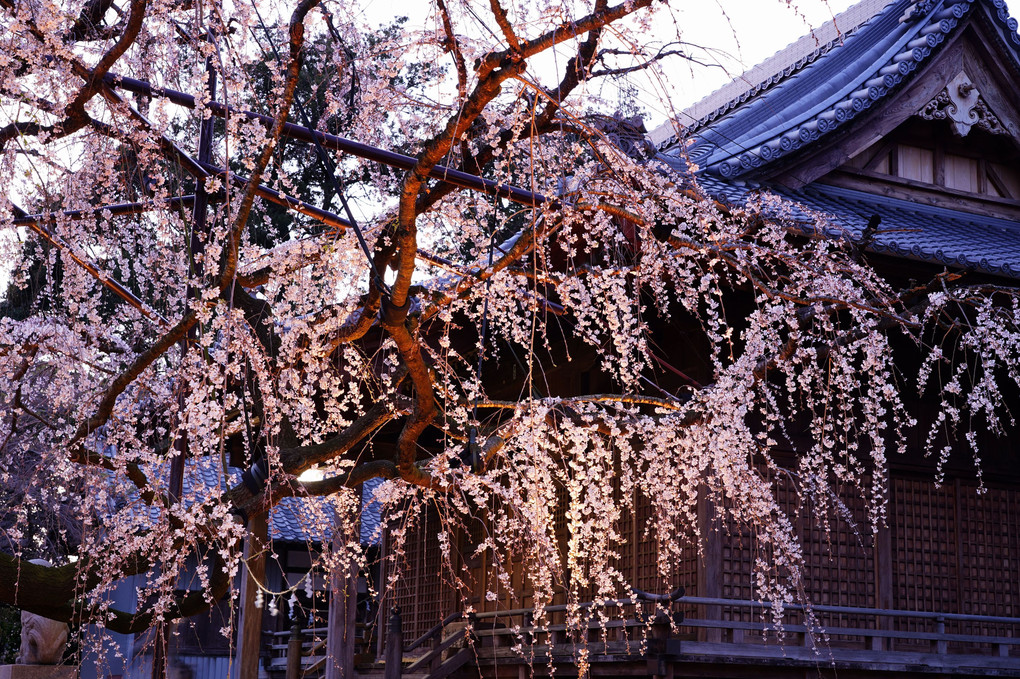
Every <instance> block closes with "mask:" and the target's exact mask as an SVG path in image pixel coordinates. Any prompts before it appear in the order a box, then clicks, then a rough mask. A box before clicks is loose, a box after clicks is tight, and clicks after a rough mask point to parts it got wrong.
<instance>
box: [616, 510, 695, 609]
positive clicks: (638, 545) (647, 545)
mask: <svg viewBox="0 0 1020 679" xmlns="http://www.w3.org/2000/svg"><path fill="white" fill-rule="evenodd" d="M634 513H635V515H636V523H635V524H634V526H633V530H634V538H633V539H634V548H633V554H634V558H633V561H634V569H633V573H634V575H633V579H632V580H631V584H632V585H633V586H634V587H637V588H638V589H640V590H643V591H645V592H653V593H657V594H668V593H669V592H672V591H673V590H674V589H676V588H677V587H678V586H680V585H683V586H684V587H685V588H686V590H687V594H688V595H689V596H694V595H695V593H696V592H697V580H698V550H697V546H696V544H695V542H694V536H692V535H688V536H685V535H683V534H682V533H681V531H682V530H683V528H682V527H681V526H674V527H673V530H674V531H675V535H673V536H672V537H676V538H680V539H681V540H683V539H684V538H687V540H686V544H685V545H684V548H683V553H682V557H681V559H680V562H679V563H678V564H675V570H674V572H673V573H672V577H670V578H669V579H666V578H665V575H664V574H663V573H660V572H659V564H658V557H659V548H660V546H659V540H658V536H657V534H656V532H655V520H656V519H655V508H654V506H653V505H652V501H651V500H650V499H649V498H648V497H647V496H645V495H644V494H643V493H641V492H638V493H637V496H636V497H635V500H634Z"/></svg>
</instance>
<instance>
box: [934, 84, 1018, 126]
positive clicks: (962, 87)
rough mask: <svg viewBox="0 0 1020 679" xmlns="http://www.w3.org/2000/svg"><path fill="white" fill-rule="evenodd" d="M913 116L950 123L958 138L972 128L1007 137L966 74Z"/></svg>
mask: <svg viewBox="0 0 1020 679" xmlns="http://www.w3.org/2000/svg"><path fill="white" fill-rule="evenodd" d="M917 115H918V117H920V118H923V119H924V120H947V121H949V122H951V123H952V129H953V132H955V133H956V134H957V135H958V136H960V137H966V136H967V133H968V132H970V130H971V128H972V127H976V128H978V129H979V130H984V131H985V132H988V133H990V134H1001V135H1009V131H1008V130H1007V129H1006V128H1005V127H1003V125H1002V122H1001V121H1000V120H999V118H998V116H996V115H995V113H994V112H993V111H992V110H991V109H990V108H989V107H988V102H986V101H985V100H984V99H983V98H982V97H981V93H980V92H978V90H977V86H975V85H974V84H973V83H972V82H971V79H970V78H969V77H968V76H967V74H966V73H960V74H959V75H958V76H956V77H955V78H953V80H952V81H951V82H950V83H949V84H948V85H946V86H945V87H944V88H943V89H942V91H941V92H939V93H938V94H937V95H935V98H934V99H932V100H931V101H929V102H928V103H927V104H926V105H925V107H924V108H922V109H921V110H920V111H918V113H917Z"/></svg>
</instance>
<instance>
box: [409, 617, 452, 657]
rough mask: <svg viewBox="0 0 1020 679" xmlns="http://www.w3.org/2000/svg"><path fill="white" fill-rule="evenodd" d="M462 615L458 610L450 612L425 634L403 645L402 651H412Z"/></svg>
mask: <svg viewBox="0 0 1020 679" xmlns="http://www.w3.org/2000/svg"><path fill="white" fill-rule="evenodd" d="M463 617H464V614H463V613H461V612H460V611H456V612H454V613H450V614H449V615H448V616H446V617H445V618H443V621H442V622H441V623H439V624H437V625H434V626H433V627H432V628H431V629H429V631H428V632H425V634H423V635H421V636H420V637H418V638H417V639H415V640H414V641H412V642H411V644H410V645H409V646H405V647H404V653H410V652H411V651H413V650H414V649H416V648H418V647H419V646H421V645H422V644H424V643H425V642H426V641H428V640H429V639H431V638H432V637H434V636H436V635H437V634H439V633H440V632H442V631H443V628H444V627H446V626H447V625H449V624H450V623H453V622H457V621H458V620H460V619H461V618H463Z"/></svg>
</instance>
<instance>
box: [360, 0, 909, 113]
mask: <svg viewBox="0 0 1020 679" xmlns="http://www.w3.org/2000/svg"><path fill="white" fill-rule="evenodd" d="M537 1H538V0H504V3H505V4H506V6H507V7H508V8H510V9H511V10H512V8H513V7H514V6H515V5H516V4H523V3H527V2H537ZM857 1H858V0H668V6H666V7H664V8H662V9H661V10H660V12H659V15H658V18H657V19H656V20H655V22H654V24H653V28H652V31H651V32H650V33H649V36H648V42H650V43H652V44H653V45H654V47H655V48H656V49H657V48H658V47H660V46H662V45H663V44H665V43H669V42H673V41H676V40H677V36H678V34H679V37H680V40H682V41H684V42H685V43H688V45H690V46H695V45H696V46H699V47H701V48H704V49H700V50H699V49H693V48H692V47H687V46H685V48H684V49H685V51H686V52H688V53H689V54H690V55H691V56H692V57H694V58H696V59H697V60H698V61H700V62H703V63H704V64H712V66H706V65H699V64H695V63H692V62H690V61H686V60H683V59H680V58H675V57H674V58H671V59H669V60H668V61H666V62H664V64H665V69H664V78H663V79H658V78H656V79H654V80H649V79H643V78H641V77H632V78H631V79H630V81H631V83H632V84H633V85H634V86H635V87H637V88H638V92H637V93H636V98H637V100H638V102H639V104H640V105H641V106H642V107H643V108H644V109H645V110H646V111H647V112H648V114H649V115H648V117H647V118H646V120H645V123H646V125H647V127H648V129H649V130H651V129H653V128H654V127H656V126H657V125H659V124H661V123H663V122H665V120H666V118H667V117H668V116H670V109H671V108H672V109H673V110H675V111H676V110H682V109H684V108H686V107H687V106H690V105H691V104H693V103H695V102H696V101H698V100H700V99H702V98H703V97H705V96H707V95H708V94H710V93H711V92H713V91H714V90H716V89H718V88H719V87H721V86H722V85H725V84H726V83H728V82H729V81H731V80H733V79H734V78H735V77H737V76H739V75H740V74H741V73H743V72H744V71H746V70H747V69H749V68H751V67H752V66H755V65H756V64H758V63H760V62H762V61H764V60H765V59H767V58H768V57H770V56H772V55H773V54H775V53H776V52H778V51H779V50H781V49H782V48H784V47H786V46H787V45H788V44H790V43H791V42H794V41H795V40H797V39H799V38H801V37H802V36H804V35H807V34H808V33H810V32H811V29H813V28H817V27H819V26H821V25H822V24H825V23H828V22H831V21H832V20H833V17H835V16H836V15H838V14H839V13H840V12H843V11H845V10H846V9H847V8H848V7H850V6H852V5H854V4H856V2H857ZM891 1H892V0H890V2H891ZM363 7H364V10H363V11H364V12H365V16H366V18H367V19H368V21H369V22H370V23H376V24H382V23H389V22H390V21H392V19H393V17H395V16H400V15H407V16H409V17H410V21H409V24H410V25H417V26H423V25H428V24H429V22H432V23H435V21H436V19H435V17H434V15H433V14H432V13H433V8H432V3H427V2H417V1H412V2H409V1H408V0H396V1H395V2H394V0H369V1H368V2H367V3H366V4H364V5H363ZM568 57H569V55H568V54H564V57H563V59H561V60H560V62H559V65H560V66H561V67H562V65H563V64H564V63H565V61H566V59H567V58H568ZM536 64H537V68H539V69H541V68H542V67H543V66H542V64H541V62H536ZM606 112H607V113H612V111H606Z"/></svg>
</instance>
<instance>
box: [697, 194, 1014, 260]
mask: <svg viewBox="0 0 1020 679" xmlns="http://www.w3.org/2000/svg"><path fill="white" fill-rule="evenodd" d="M701 183H702V186H703V187H704V188H705V189H706V190H707V191H709V192H710V193H711V194H712V195H714V196H715V197H716V198H718V199H720V200H724V201H726V202H729V203H734V204H741V203H743V202H745V201H746V200H747V199H748V197H750V195H751V193H752V191H755V190H756V189H751V188H748V187H746V186H737V185H735V184H732V183H728V182H725V181H720V180H718V179H713V178H711V177H704V178H703V179H702V181H701ZM770 190H771V191H772V192H773V193H775V194H777V195H779V196H780V197H782V198H785V199H787V200H789V201H792V202H793V203H794V204H795V207H794V209H793V213H792V216H793V218H794V220H795V221H796V220H797V219H798V218H800V219H802V220H803V222H802V224H801V228H803V229H804V230H805V231H808V230H810V229H811V225H812V224H813V223H814V222H815V220H814V217H813V214H812V212H814V213H822V214H824V215H828V216H829V217H830V219H831V221H832V223H833V224H834V225H835V226H836V227H837V228H839V229H845V235H846V236H847V237H850V238H852V239H854V240H857V239H859V238H860V237H861V233H862V231H863V230H864V227H865V226H867V224H868V221H869V220H870V219H871V217H872V216H874V215H878V216H879V217H881V218H882V221H881V223H880V226H879V230H878V235H877V236H876V238H875V239H874V241H873V242H872V244H871V246H870V249H871V250H873V251H875V252H881V253H888V254H893V255H897V256H900V257H906V258H909V259H914V260H918V261H924V262H931V263H933V264H942V265H946V266H951V267H954V268H962V269H974V270H977V271H982V272H984V273H990V274H995V275H1000V276H1007V277H1010V278H1020V223H1017V222H1014V221H1010V220H1006V219H997V218H994V217H985V216H982V215H976V214H970V213H965V212H959V211H957V210H948V209H945V208H940V207H934V206H930V205H921V204H918V203H913V202H911V201H907V200H900V199H896V198H889V197H885V196H876V195H874V194H871V193H864V192H861V191H854V190H851V189H844V188H838V187H835V186H828V185H825V184H817V183H816V184H809V185H807V186H805V187H804V188H803V189H800V190H796V191H794V190H789V189H782V188H772V189H770ZM798 206H802V207H803V208H806V209H801V207H798Z"/></svg>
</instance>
